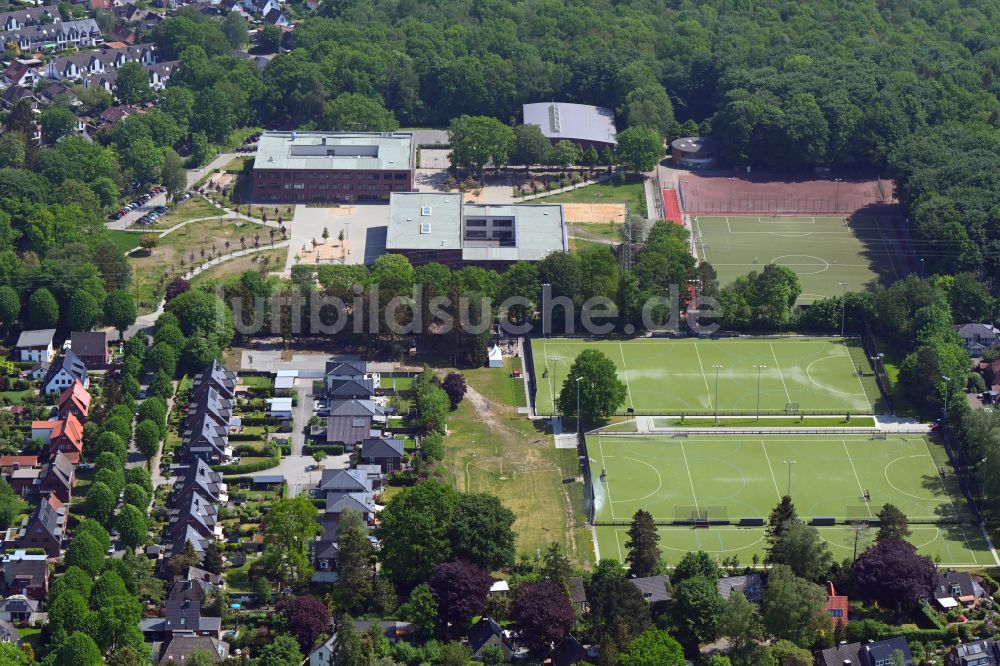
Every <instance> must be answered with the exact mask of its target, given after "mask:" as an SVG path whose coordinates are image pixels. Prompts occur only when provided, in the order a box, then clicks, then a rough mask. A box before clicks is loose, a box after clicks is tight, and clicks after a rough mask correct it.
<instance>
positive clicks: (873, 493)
mask: <svg viewBox="0 0 1000 666" xmlns="http://www.w3.org/2000/svg"><path fill="white" fill-rule="evenodd" d="M587 443H588V450H589V451H588V452H589V454H590V464H591V470H592V472H593V478H594V483H595V522H596V523H598V527H597V528H596V529H597V535H598V546H599V548H600V550H601V553H602V554H603V555H604V556H606V557H618V556H619V552H620V550H621V549H624V543H625V536H624V532H623V530H626V529H627V523H628V521H630V520H631V518H632V515H633V514H634V513H635V511H636V510H637V509H645V510H646V511H649V512H650V513H651V514H653V517H654V518H655V519H656V520H658V521H666V522H671V521H674V520H689V519H690V517H691V516H692V514H694V513H700V514H702V515H704V514H707V516H708V518H709V519H711V520H716V519H719V520H728V521H730V522H731V523H732V524H731V525H712V527H711V528H709V529H707V530H706V529H693V528H691V527H684V526H667V527H663V528H661V537H662V541H661V547H662V548H663V551H664V555H665V556H666V557H667V558H668V561H669V562H674V561H676V560H677V559H679V558H680V557H681V556H683V553H685V552H687V551H688V550H698V549H704V550H709V551H710V552H715V553H718V554H719V555H720V557H721V556H726V555H731V554H739V555H740V557H741V561H742V562H744V563H747V562H749V561H750V559H751V557H752V556H753V554H755V553H756V554H758V555H761V554H762V552H763V548H764V540H763V536H764V531H763V529H762V528H758V527H737V524H738V522H739V520H740V518H743V517H759V518H766V517H767V516H768V514H769V513H770V511H771V509H772V508H773V507H774V505H775V504H777V503H778V501H779V500H780V498H781V496H782V495H784V494H786V493H789V492H790V494H791V497H792V499H793V501H794V502H795V506H796V509H797V510H798V513H799V516H800V517H801V518H803V519H806V520H809V519H811V518H813V517H828V518H836V519H837V522H838V523H843V522H847V521H851V520H857V521H861V520H871V519H874V518H875V517H876V515H877V514H878V511H879V509H880V508H881V506H882V505H883V504H886V503H890V504H894V505H896V506H897V507H899V508H900V509H901V510H902V511H903V512H904V513H905V514H906V515H907V516H908V517H909V518H910V519H911V520H913V521H917V523H916V524H914V525H913V532H914V534H913V537H912V539H911V541H912V543H913V544H914V545H916V546H919V547H920V548H921V549H922V552H924V553H926V554H928V555H931V556H937V557H939V558H940V561H941V562H942V563H943V564H952V565H962V566H968V565H975V564H989V565H993V564H994V562H993V558H992V555H990V554H989V549H988V548H987V546H986V543H985V541H984V539H983V537H982V535H981V533H980V531H979V528H978V527H976V526H975V525H974V523H973V518H972V515H971V512H969V510H968V507H967V506H966V505H965V503H964V500H963V499H962V496H961V492H960V490H959V488H958V482H957V478H956V477H955V476H954V474H953V473H952V470H951V468H950V467H948V466H947V463H946V462H945V461H946V456H945V454H944V451H943V450H942V449H941V448H940V446H939V445H937V444H932V443H930V442H928V441H927V440H926V439H925V438H923V437H919V436H898V437H892V436H890V437H889V438H888V439H886V440H872V439H869V438H867V437H859V436H853V437H845V436H841V435H837V436H829V435H828V436H820V435H800V436H795V435H780V436H771V437H760V436H750V435H746V436H721V435H720V436H704V437H701V436H692V437H689V438H672V437H669V436H631V437H630V436H599V435H597V436H593V435H592V436H589V437H588V440H587ZM793 461H794V462H793ZM942 469H943V470H944V475H943V476H942V475H941V474H940V470H942ZM603 470H607V477H606V478H605V479H601V475H602V471H603ZM866 493H867V495H868V496H869V497H870V502H866V501H865V500H864V496H865V494H866ZM601 523H604V524H601ZM608 523H613V524H608ZM870 531H871V532H872V533H871V534H870V535H867V534H865V535H858V538H859V539H860V538H862V537H864V538H869V537H874V530H870ZM820 532H821V534H822V535H823V537H824V538H825V539H826V540H827V541H829V542H830V543H831V545H832V549H833V551H834V554H835V555H837V556H838V557H842V556H843V555H844V552H843V550H842V549H844V548H852V549H853V546H854V540H855V527H853V526H852V525H838V526H835V527H822V528H820ZM744 555H745V557H744Z"/></svg>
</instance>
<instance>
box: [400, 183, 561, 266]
mask: <svg viewBox="0 0 1000 666" xmlns="http://www.w3.org/2000/svg"><path fill="white" fill-rule="evenodd" d="M470 218H487V219H496V218H500V219H506V218H513V220H514V234H515V244H514V247H498V246H496V245H485V244H483V243H482V242H481V241H468V240H464V239H463V233H462V226H463V221H467V220H469V219H470ZM385 247H386V251H387V252H393V251H399V250H410V251H413V250H427V251H428V252H432V251H441V250H455V249H461V251H462V260H463V261H539V260H541V259H544V258H545V257H546V256H547V255H548V254H550V253H552V252H566V251H568V249H569V240H568V238H567V236H566V224H565V222H564V220H563V208H562V206H561V205H559V204H508V205H494V204H472V203H464V202H463V199H462V195H461V194H452V193H439V192H393V193H392V194H391V196H390V199H389V229H388V233H387V235H386V244H385Z"/></svg>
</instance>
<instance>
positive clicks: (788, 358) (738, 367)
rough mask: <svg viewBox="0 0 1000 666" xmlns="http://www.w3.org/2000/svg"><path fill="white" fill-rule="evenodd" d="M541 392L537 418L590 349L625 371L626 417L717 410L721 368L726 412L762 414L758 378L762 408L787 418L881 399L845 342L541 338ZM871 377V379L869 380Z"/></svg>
mask: <svg viewBox="0 0 1000 666" xmlns="http://www.w3.org/2000/svg"><path fill="white" fill-rule="evenodd" d="M531 345H532V353H533V356H534V373H535V384H536V386H537V392H536V395H535V412H536V413H537V414H552V413H553V410H554V407H553V395H558V394H559V391H560V390H561V389H562V384H563V381H564V380H565V379H566V376H567V375H568V374H569V369H570V366H571V365H572V364H573V360H574V359H575V358H576V357H577V355H579V354H580V352H582V351H583V350H584V349H598V350H600V351H601V352H603V353H604V354H605V355H606V356H607V357H608V358H610V359H611V360H612V361H614V363H615V365H617V366H618V376H619V378H620V379H621V380H622V382H624V383H625V386H626V387H627V389H628V395H627V396H626V399H625V405H624V407H623V408H622V410H621V411H622V413H624V412H625V409H627V408H633V409H635V411H636V412H637V413H643V412H656V413H660V414H680V413H683V412H690V411H711V410H714V409H715V408H716V380H715V373H716V368H715V366H716V365H720V366H722V367H721V368H718V409H719V411H720V412H741V413H746V414H751V413H754V412H755V410H756V406H757V374H758V368H757V367H755V366H761V367H760V368H759V372H760V408H761V410H762V411H783V410H785V408H786V406H787V405H788V404H789V403H797V404H798V408H799V409H800V410H801V411H803V412H808V411H827V412H831V413H832V412H836V413H847V412H855V413H856V412H868V411H870V410H871V409H872V404H873V401H877V400H878V399H879V397H880V396H879V393H878V388H877V386H876V385H875V382H874V380H873V379H872V378H871V377H865V378H862V377H859V376H858V374H857V368H858V365H859V364H861V363H863V364H864V367H863V369H864V370H865V371H866V372H869V371H870V368H869V367H867V364H868V361H867V359H865V356H864V352H863V351H862V350H861V347H860V342H857V341H854V340H840V339H830V338H824V339H818V338H776V339H719V340H705V339H694V338H685V339H677V340H668V339H662V338H659V339H656V338H650V339H640V340H625V341H622V342H618V341H614V340H578V339H569V338H544V339H538V338H535V339H533V340H532V341H531ZM869 374H870V372H869Z"/></svg>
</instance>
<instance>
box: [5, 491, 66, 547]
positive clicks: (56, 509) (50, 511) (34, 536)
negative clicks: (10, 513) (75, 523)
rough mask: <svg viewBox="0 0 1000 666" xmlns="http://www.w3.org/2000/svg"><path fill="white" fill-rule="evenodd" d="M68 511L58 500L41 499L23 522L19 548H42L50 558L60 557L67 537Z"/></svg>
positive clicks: (52, 498) (50, 498) (18, 535)
mask: <svg viewBox="0 0 1000 666" xmlns="http://www.w3.org/2000/svg"><path fill="white" fill-rule="evenodd" d="M67 515H68V510H67V508H66V506H65V505H64V504H63V503H62V502H60V501H59V499H58V498H56V497H54V496H52V495H49V496H48V497H46V498H44V499H40V500H39V501H38V504H37V506H36V508H35V510H34V511H33V512H32V513H31V515H30V516H29V517H27V518H25V519H24V520H23V521H22V522H21V529H20V530H19V531H18V534H17V545H18V547H19V548H24V549H26V550H27V549H28V548H41V549H42V550H44V551H45V554H46V555H48V556H49V557H59V555H60V552H61V551H62V545H63V539H64V538H65V536H66V518H67Z"/></svg>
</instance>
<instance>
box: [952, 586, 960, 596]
mask: <svg viewBox="0 0 1000 666" xmlns="http://www.w3.org/2000/svg"><path fill="white" fill-rule="evenodd" d="M961 594H962V586H961V585H959V584H957V583H952V585H951V595H952V596H953V597H958V596H961Z"/></svg>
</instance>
